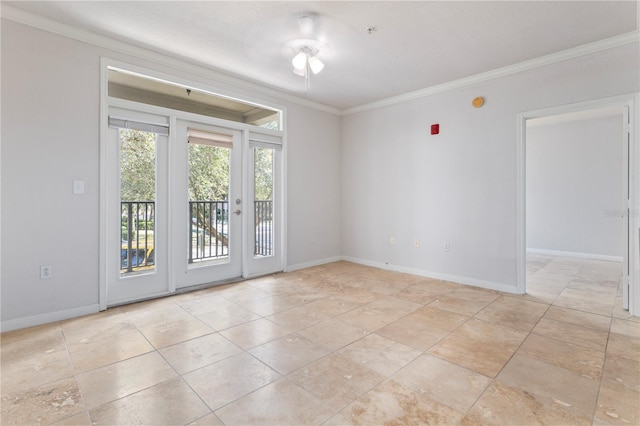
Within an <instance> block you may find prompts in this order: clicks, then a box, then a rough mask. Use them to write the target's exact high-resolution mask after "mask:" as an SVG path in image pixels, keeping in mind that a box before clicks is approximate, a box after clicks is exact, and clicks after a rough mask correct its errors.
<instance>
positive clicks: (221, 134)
mask: <svg viewBox="0 0 640 426" xmlns="http://www.w3.org/2000/svg"><path fill="white" fill-rule="evenodd" d="M103 66H104V69H103V83H104V85H103V88H104V90H103V103H104V104H103V106H104V108H103V114H104V115H103V117H102V119H103V122H102V126H103V134H102V138H101V182H102V187H103V188H104V190H103V191H101V207H100V208H101V234H100V239H101V243H100V247H101V259H102V261H101V268H100V270H101V274H100V275H101V278H100V279H101V283H100V309H101V310H104V309H106V308H107V307H108V306H116V305H120V304H124V303H131V302H135V301H140V300H145V299H150V298H154V297H160V296H165V295H170V294H173V293H176V292H178V291H180V292H182V291H187V290H188V289H196V288H202V287H203V286H209V285H215V284H216V283H224V282H229V281H232V280H238V279H241V278H248V277H253V276H257V275H263V274H268V273H275V272H280V271H282V270H283V269H284V261H285V257H284V254H283V252H284V250H285V247H284V237H283V235H284V225H283V223H284V214H285V208H284V206H285V201H284V196H283V193H284V188H283V186H284V179H283V178H282V176H281V175H282V174H283V173H284V165H283V164H282V163H283V161H284V156H283V154H282V151H283V148H284V146H283V139H284V132H283V131H282V130H281V128H282V124H283V117H282V115H283V111H282V110H277V109H273V108H268V107H263V106H260V105H258V104H250V103H247V102H243V101H238V100H236V99H232V98H229V97H225V96H220V97H218V96H217V95H215V94H214V93H213V92H208V91H206V90H196V89H185V87H190V86H185V85H184V84H177V83H175V84H174V83H169V82H168V81H167V80H164V79H162V80H161V79H160V78H155V77H145V76H143V75H142V74H139V73H137V72H125V71H122V69H120V68H118V69H116V68H112V67H110V66H109V65H108V64H107V61H104V62H103ZM184 98H186V99H184ZM191 98H194V99H191Z"/></svg>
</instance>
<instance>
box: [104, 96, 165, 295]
mask: <svg viewBox="0 0 640 426" xmlns="http://www.w3.org/2000/svg"><path fill="white" fill-rule="evenodd" d="M168 130H169V126H168V119H167V118H166V117H162V116H156V115H153V114H146V113H141V112H136V111H129V110H124V109H116V108H110V110H109V128H108V131H107V140H108V143H107V149H106V155H107V162H106V163H107V165H108V171H107V174H106V175H107V179H106V189H105V190H106V193H107V197H108V201H107V212H105V216H106V225H107V255H106V259H105V261H106V274H107V280H106V281H107V303H106V304H107V305H110V306H113V305H117V304H120V303H125V302H129V301H132V300H139V299H144V298H149V297H154V296H159V295H163V294H168V293H169V292H170V291H171V289H170V287H169V279H168V250H167V247H168V198H167V193H168V191H167V189H168V185H167V184H168V180H167V177H168V148H169V146H168V143H169V140H168Z"/></svg>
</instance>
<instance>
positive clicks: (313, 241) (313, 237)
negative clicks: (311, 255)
mask: <svg viewBox="0 0 640 426" xmlns="http://www.w3.org/2000/svg"><path fill="white" fill-rule="evenodd" d="M317 241H318V240H317V239H316V236H315V235H312V236H311V244H315V243H316V242H317Z"/></svg>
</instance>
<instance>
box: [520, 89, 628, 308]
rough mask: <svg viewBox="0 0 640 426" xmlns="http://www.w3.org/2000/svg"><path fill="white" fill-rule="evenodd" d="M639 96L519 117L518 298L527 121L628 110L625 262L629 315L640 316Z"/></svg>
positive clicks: (523, 262) (523, 242)
mask: <svg viewBox="0 0 640 426" xmlns="http://www.w3.org/2000/svg"><path fill="white" fill-rule="evenodd" d="M639 102H640V94H629V95H622V96H615V97H610V98H603V99H596V100H593V101H587V102H581V103H575V104H569V105H561V106H557V107H551V108H545V109H540V110H534V111H528V112H523V113H520V114H518V116H517V125H518V143H517V159H518V160H517V177H516V191H517V193H516V198H517V208H516V215H517V218H516V227H517V229H516V262H517V265H516V274H517V275H516V289H517V292H518V293H519V294H524V293H525V292H526V278H527V277H526V259H527V258H526V256H527V242H526V137H527V120H530V119H533V118H540V117H546V116H550V115H559V114H566V113H571V112H579V111H585V110H590V109H597V108H603V107H609V106H620V107H626V108H628V111H629V121H630V123H629V124H630V125H629V126H628V128H627V129H626V130H627V132H628V133H629V136H628V137H629V141H630V143H629V154H628V155H629V161H628V164H629V170H628V176H629V197H630V199H629V212H630V220H629V229H628V239H629V240H628V241H629V242H630V244H629V250H628V254H627V253H625V256H628V259H626V261H628V262H629V265H630V268H629V312H630V313H631V315H636V316H638V315H640V233H639V231H640V217H638V216H639V214H638V212H640V141H639V133H640V132H637V131H635V128H636V125H637V123H640V117H639V112H640V111H639V110H640V108H637V105H639Z"/></svg>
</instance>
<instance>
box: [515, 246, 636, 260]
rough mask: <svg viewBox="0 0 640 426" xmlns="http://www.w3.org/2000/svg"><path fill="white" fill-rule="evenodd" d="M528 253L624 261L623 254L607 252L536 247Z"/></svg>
mask: <svg viewBox="0 0 640 426" xmlns="http://www.w3.org/2000/svg"><path fill="white" fill-rule="evenodd" d="M527 253H531V254H542V255H545V256H563V257H577V258H580V259H592V260H606V261H607V262H622V261H623V260H624V259H623V258H622V256H608V255H605V254H595V253H577V252H573V251H559V250H545V249H536V248H528V249H527Z"/></svg>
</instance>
